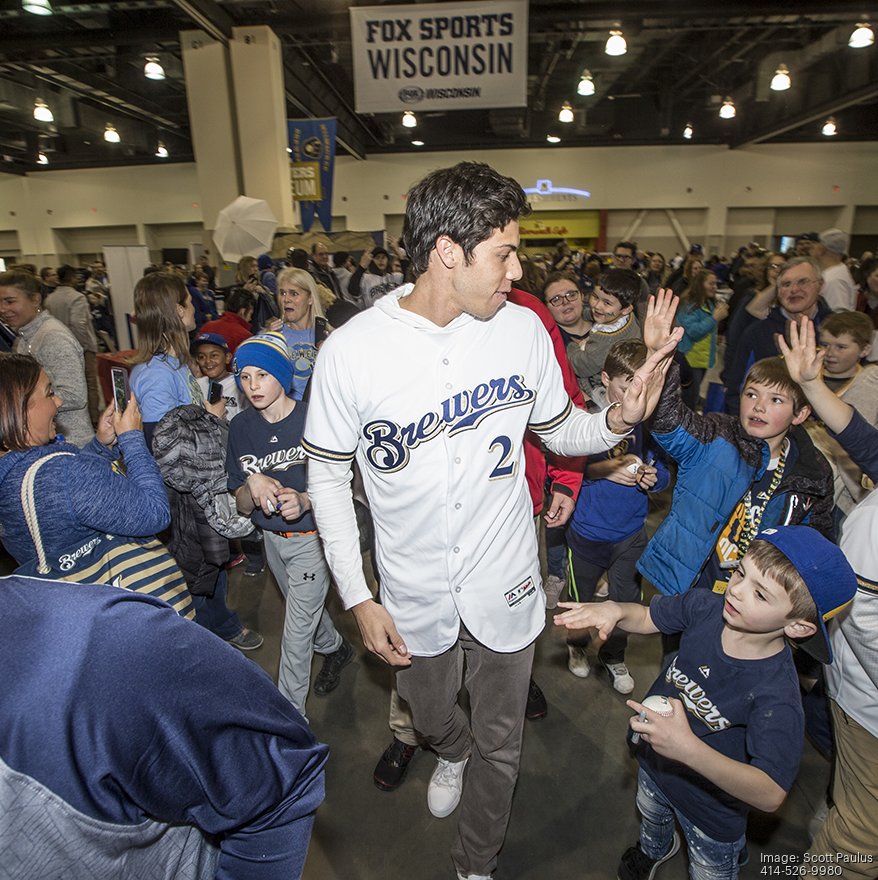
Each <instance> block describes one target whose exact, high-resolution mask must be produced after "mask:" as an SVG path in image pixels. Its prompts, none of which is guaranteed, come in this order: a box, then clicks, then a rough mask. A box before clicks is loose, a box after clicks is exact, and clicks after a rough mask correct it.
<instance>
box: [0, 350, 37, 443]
mask: <svg viewBox="0 0 878 880" xmlns="http://www.w3.org/2000/svg"><path fill="white" fill-rule="evenodd" d="M41 369H42V368H41V367H40V365H39V362H38V361H37V359H36V358H34V357H32V356H31V355H29V354H11V353H9V352H5V351H4V352H0V375H2V376H3V381H2V382H0V451H2V452H21V451H23V450H25V449H29V448H30V443H28V440H27V408H28V404H29V403H30V399H31V395H32V394H33V393H34V390H35V389H36V387H37V383H38V382H39V381H40V370H41Z"/></svg>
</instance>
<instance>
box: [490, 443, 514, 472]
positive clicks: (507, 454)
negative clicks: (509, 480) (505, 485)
mask: <svg viewBox="0 0 878 880" xmlns="http://www.w3.org/2000/svg"><path fill="white" fill-rule="evenodd" d="M498 447H499V449H500V461H498V462H497V464H496V465H495V467H494V470H492V471H491V473H490V474H489V475H488V479H489V480H502V479H503V478H504V477H511V476H512V475H513V474H514V473H515V457H514V456H513V454H512V441H511V440H510V439H509V438H508V437H507V436H506V435H505V434H501V435H500V436H499V437H495V438H494V439H493V440H492V441H491V445H490V446H489V447H488V451H489V452H493V451H494V450H495V449H497V448H498Z"/></svg>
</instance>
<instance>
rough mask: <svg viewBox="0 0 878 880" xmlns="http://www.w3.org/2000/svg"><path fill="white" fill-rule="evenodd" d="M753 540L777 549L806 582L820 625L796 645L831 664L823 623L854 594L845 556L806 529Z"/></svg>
mask: <svg viewBox="0 0 878 880" xmlns="http://www.w3.org/2000/svg"><path fill="white" fill-rule="evenodd" d="M756 540H757V541H767V542H768V543H769V544H773V545H774V546H775V547H777V549H778V550H780V552H781V553H783V555H784V556H786V558H787V559H789V561H790V562H791V563H792V565H793V568H795V569H796V571H797V572H798V573H799V576H800V577H801V578H802V580H803V581H804V582H805V586H806V587H807V588H808V592H809V593H810V594H811V598H812V599H813V600H814V604H815V605H816V606H817V616H818V617H819V621H818V624H819V626H818V629H817V632H816V633H814V635H813V636H811V637H810V638H807V639H802V640H801V641H799V642H798V644H799V645H800V646H801V647H802V648H803V649H804V650H806V651H807V652H808V653H809V654H810V655H811V656H812V657H814V658H815V659H816V660H819V661H820V662H821V663H832V647H831V646H830V644H829V633H828V632H827V629H826V624H827V622H828V621H830V620H832V618H833V617H835V615H836V614H838V613H839V611H842V610H843V609H844V608H845V607H847V606H848V605H849V604H850V602H851V600H852V599H853V598H854V594H855V593H856V592H857V576H856V574H855V573H854V570H853V569H852V568H851V565H850V563H849V562H848V561H847V559H846V558H845V555H844V553H842V552H841V550H840V549H839V548H838V547H837V546H836V545H835V544H833V543H832V541H830V540H828V539H827V538H824V537H823V535H821V534H820V532H818V531H817V530H816V529H812V528H810V527H809V526H778V527H777V528H775V529H763V530H762V531H761V532H759V534H758V535H757V536H756Z"/></svg>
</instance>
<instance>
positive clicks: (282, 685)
mask: <svg viewBox="0 0 878 880" xmlns="http://www.w3.org/2000/svg"><path fill="white" fill-rule="evenodd" d="M263 535H264V537H265V558H266V560H267V561H268V567H269V568H270V569H271V573H272V574H273V575H274V579H275V580H276V581H277V585H278V587H280V591H281V593H283V596H284V604H285V606H286V608H285V611H284V631H283V635H282V636H281V643H280V668H279V670H278V676H277V686H278V689H279V690H280V692H281V693H282V694H283V695H284V696H285V697H286V698H287V699H288V700H289V701H290V702H291V703H292V704H293V705H294V706H295V707H296V708H297V709H298V710H299V711H300V712H301V713H302V714H303V715H304V714H305V699H306V698H307V696H308V687H309V685H310V683H311V657H312V656H313V654H314V652H315V651H316V652H317V653H318V654H331V653H332V652H333V651H337V650H338V649H339V648H340V647H341V644H342V637H341V635H339V633H338V632H337V630H336V628H335V626H334V625H333V623H332V619H331V618H330V616H329V612H328V611H327V610H326V608H325V607H324V605H325V603H326V594H327V593H328V592H329V568H328V567H327V565H326V560H325V559H324V557H323V548H322V547H321V545H320V537H319V536H318V535H317V534H316V533H315V534H307V535H306V534H302V535H293V536H292V537H290V538H282V537H280V536H279V535H276V534H275V533H274V532H269V531H265V532H263Z"/></svg>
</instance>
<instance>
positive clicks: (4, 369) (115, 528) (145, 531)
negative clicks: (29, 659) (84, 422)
mask: <svg viewBox="0 0 878 880" xmlns="http://www.w3.org/2000/svg"><path fill="white" fill-rule="evenodd" d="M0 374H2V376H3V381H2V383H0V527H2V533H3V544H4V545H5V547H6V549H7V550H8V551H9V552H10V553H11V554H12V556H13V557H14V558H15V559H16V561H17V562H18V563H19V565H23V564H24V563H26V562H30V561H31V560H34V559H36V558H37V551H36V548H35V547H34V543H33V539H32V538H31V534H30V531H29V529H28V526H27V523H26V522H25V515H24V510H23V508H22V504H21V483H22V480H23V479H24V476H25V474H26V473H27V471H28V468H30V467H31V465H33V464H34V463H35V462H37V461H39V460H40V459H41V458H44V457H46V456H48V455H52V454H53V453H56V452H64V453H69V454H67V455H60V456H57V457H56V458H53V459H52V460H51V461H47V462H46V464H45V465H44V466H42V467H40V469H39V471H37V474H36V477H35V481H34V499H35V509H36V514H37V521H38V523H39V529H40V535H41V537H42V541H43V547H44V549H45V551H46V556H47V557H50V558H51V557H52V556H53V555H54V556H57V555H58V554H60V553H63V552H64V551H65V550H66V549H68V548H69V547H70V546H72V545H75V544H77V543H78V542H82V544H86V543H87V542H88V541H89V540H90V539H91V538H93V537H95V535H97V534H98V533H106V532H109V533H112V534H114V535H118V536H120V537H129V538H146V537H152V536H154V535H155V534H156V533H157V532H160V531H162V529H165V528H167V526H168V523H169V522H170V519H171V512H170V508H169V506H168V499H167V496H166V495H165V487H164V483H163V481H162V476H161V474H160V473H159V469H158V466H157V465H156V463H155V461H154V460H153V458H152V456H151V455H150V454H149V450H148V449H147V448H146V441H145V440H144V437H143V431H142V430H141V428H142V423H141V417H140V408H139V406H138V405H137V398H136V397H133V396H132V397H131V399H130V400H129V402H128V405H127V406H126V408H125V410H124V412H119V411H117V410H116V407H115V404H114V403H111V404H110V405H109V406H108V407H107V409H106V410H105V411H104V412H103V414H102V415H101V417H100V419H99V420H98V426H97V432H96V435H95V437H94V438H93V439H92V440H91V441H90V442H89V443H87V444H86V445H85V447H83V448H82V449H80V448H79V447H78V446H74V445H73V444H72V443H68V442H66V441H65V440H64V438H63V437H61V436H59V435H57V434H56V425H55V418H56V416H57V414H58V413H59V412H60V411H61V409H62V407H63V405H64V400H63V399H62V397H61V396H60V395H59V394H58V392H57V390H56V388H55V386H54V384H53V383H52V380H51V379H50V378H49V375H48V373H46V371H45V370H44V369H42V367H41V366H40V364H39V363H38V361H37V360H36V358H34V357H32V356H31V355H24V354H7V353H0ZM119 459H122V460H123V461H124V463H125V474H122V473H121V472H120V471H119V469H118V468H117V467H114V463H115V462H116V461H118V460H119Z"/></svg>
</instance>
